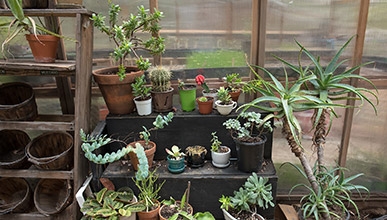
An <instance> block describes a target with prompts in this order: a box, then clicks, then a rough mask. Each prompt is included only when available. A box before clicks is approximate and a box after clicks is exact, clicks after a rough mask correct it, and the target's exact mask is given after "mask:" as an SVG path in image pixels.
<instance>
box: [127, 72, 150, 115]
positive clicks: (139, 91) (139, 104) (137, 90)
mask: <svg viewBox="0 0 387 220" xmlns="http://www.w3.org/2000/svg"><path fill="white" fill-rule="evenodd" d="M132 89H133V94H134V97H135V98H134V103H135V104H136V109H137V113H138V115H150V114H151V113H152V96H151V94H150V90H151V89H152V88H151V87H149V86H146V80H145V75H141V76H138V77H136V79H135V81H134V83H132Z"/></svg>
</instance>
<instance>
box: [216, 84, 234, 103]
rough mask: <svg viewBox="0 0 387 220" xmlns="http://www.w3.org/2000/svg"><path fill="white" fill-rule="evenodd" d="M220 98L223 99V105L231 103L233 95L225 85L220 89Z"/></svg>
mask: <svg viewBox="0 0 387 220" xmlns="http://www.w3.org/2000/svg"><path fill="white" fill-rule="evenodd" d="M218 100H219V101H221V104H223V105H227V104H230V103H231V96H230V94H229V91H228V90H227V89H226V88H224V87H223V86H222V87H220V88H219V89H218Z"/></svg>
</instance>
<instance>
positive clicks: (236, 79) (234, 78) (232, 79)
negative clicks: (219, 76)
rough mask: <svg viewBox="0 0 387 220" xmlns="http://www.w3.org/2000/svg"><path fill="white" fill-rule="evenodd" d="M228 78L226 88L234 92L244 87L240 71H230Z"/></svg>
mask: <svg viewBox="0 0 387 220" xmlns="http://www.w3.org/2000/svg"><path fill="white" fill-rule="evenodd" d="M225 79H226V89H228V90H230V91H232V92H234V91H237V90H238V89H240V88H241V87H242V77H240V75H239V73H229V74H227V75H226V77H225Z"/></svg>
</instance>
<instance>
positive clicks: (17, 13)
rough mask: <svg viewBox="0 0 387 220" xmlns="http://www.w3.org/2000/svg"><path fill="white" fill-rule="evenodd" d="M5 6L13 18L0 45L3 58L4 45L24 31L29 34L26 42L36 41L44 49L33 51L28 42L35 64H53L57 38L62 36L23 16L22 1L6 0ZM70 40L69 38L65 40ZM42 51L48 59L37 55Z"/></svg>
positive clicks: (33, 48)
mask: <svg viewBox="0 0 387 220" xmlns="http://www.w3.org/2000/svg"><path fill="white" fill-rule="evenodd" d="M7 5H8V7H9V8H10V10H11V12H12V15H13V16H14V19H13V20H12V21H10V22H9V25H8V35H7V37H6V38H5V39H4V41H3V43H2V45H1V51H2V53H3V55H4V57H6V56H5V47H6V45H7V44H8V43H9V42H10V41H12V40H13V39H14V38H15V37H16V36H17V35H19V34H20V33H22V32H24V31H26V32H28V33H29V34H27V35H26V38H27V40H28V39H31V40H32V41H36V42H38V43H39V45H40V46H43V47H44V49H37V50H35V47H33V45H32V44H31V43H32V42H30V41H29V42H30V48H31V50H32V53H33V55H34V58H35V61H36V62H51V63H52V62H55V58H56V49H57V47H58V41H59V38H64V36H62V35H59V34H57V33H55V31H50V30H48V29H47V28H46V27H44V26H43V25H39V24H37V22H36V21H35V20H34V18H32V17H30V16H26V15H25V14H24V10H23V0H12V1H10V0H7ZM40 32H42V33H44V35H42V34H39V33H40ZM47 38H48V39H49V40H48V41H47V43H45V45H47V46H45V45H43V44H42V42H41V41H44V39H47ZM67 39H70V38H67ZM48 45H52V47H53V48H52V50H51V52H47V51H49V49H48ZM40 51H44V52H46V53H47V55H49V57H44V56H42V55H39V54H38V52H40Z"/></svg>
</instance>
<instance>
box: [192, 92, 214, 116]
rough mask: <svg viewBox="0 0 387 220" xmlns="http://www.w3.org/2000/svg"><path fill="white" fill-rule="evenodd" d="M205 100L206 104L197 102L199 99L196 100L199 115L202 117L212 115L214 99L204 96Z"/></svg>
mask: <svg viewBox="0 0 387 220" xmlns="http://www.w3.org/2000/svg"><path fill="white" fill-rule="evenodd" d="M206 98H207V101H206V102H202V101H199V98H196V102H197V103H198V107H199V113H200V114H202V115H208V114H211V113H212V107H213V103H214V98H213V97H211V96H206Z"/></svg>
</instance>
